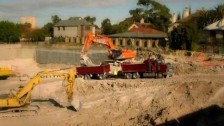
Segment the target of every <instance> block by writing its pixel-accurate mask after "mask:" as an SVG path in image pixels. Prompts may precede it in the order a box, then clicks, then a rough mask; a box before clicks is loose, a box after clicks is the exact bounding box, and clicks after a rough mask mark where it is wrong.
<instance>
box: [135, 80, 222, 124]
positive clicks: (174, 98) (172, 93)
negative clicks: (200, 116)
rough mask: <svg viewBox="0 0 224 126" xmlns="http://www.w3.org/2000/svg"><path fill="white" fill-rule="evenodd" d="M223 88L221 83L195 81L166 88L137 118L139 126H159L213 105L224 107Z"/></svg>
mask: <svg viewBox="0 0 224 126" xmlns="http://www.w3.org/2000/svg"><path fill="white" fill-rule="evenodd" d="M223 86H224V85H223V84H221V83H213V82H208V81H195V82H187V83H182V84H179V85H171V86H169V88H164V89H162V90H161V91H160V92H158V93H157V94H156V95H155V97H154V99H153V100H152V102H151V104H150V106H149V109H148V110H147V111H145V112H144V113H143V114H140V115H139V116H138V117H137V124H139V125H145V124H147V125H159V124H163V123H164V122H169V121H170V120H173V119H175V120H177V121H178V118H179V117H181V116H184V115H186V114H188V113H191V112H195V111H197V110H200V109H203V108H206V107H208V106H211V105H213V104H219V105H222V107H224V106H223V101H224V99H223V98H222V96H223V95H222V94H223V93H224V92H223ZM220 87H222V88H220ZM221 95H222V96H221ZM208 99H210V100H208ZM211 101H212V102H211ZM210 121H212V120H210Z"/></svg>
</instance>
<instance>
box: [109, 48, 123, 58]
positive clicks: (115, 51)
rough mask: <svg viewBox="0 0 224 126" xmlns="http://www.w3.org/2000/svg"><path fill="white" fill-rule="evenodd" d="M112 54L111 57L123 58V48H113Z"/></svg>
mask: <svg viewBox="0 0 224 126" xmlns="http://www.w3.org/2000/svg"><path fill="white" fill-rule="evenodd" d="M111 52H112V55H111V57H110V56H109V58H110V59H113V60H117V59H122V57H121V55H122V50H112V51H111Z"/></svg>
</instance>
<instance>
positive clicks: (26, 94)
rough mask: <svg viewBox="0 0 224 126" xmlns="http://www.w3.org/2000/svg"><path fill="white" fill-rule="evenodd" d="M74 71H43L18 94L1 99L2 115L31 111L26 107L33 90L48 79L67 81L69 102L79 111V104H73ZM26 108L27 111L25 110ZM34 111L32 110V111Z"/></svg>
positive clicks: (66, 69)
mask: <svg viewBox="0 0 224 126" xmlns="http://www.w3.org/2000/svg"><path fill="white" fill-rule="evenodd" d="M74 76H75V73H74V70H73V68H65V69H59V70H52V71H42V72H39V73H37V74H36V75H35V76H34V77H33V78H32V79H31V80H30V81H29V82H28V83H26V84H25V85H24V86H23V87H22V88H20V89H19V90H18V91H17V92H16V93H13V92H11V93H10V95H9V96H7V97H6V98H4V99H0V113H6V112H12V111H13V112H14V111H16V112H18V111H20V110H21V111H29V108H28V109H27V110H26V107H27V106H29V105H28V103H29V102H30V100H31V93H32V90H33V89H34V88H35V86H37V85H38V84H40V83H41V81H43V80H45V79H46V78H63V79H65V80H66V82H67V83H66V85H65V87H66V93H67V96H68V101H69V102H70V103H71V105H72V106H73V107H74V108H75V109H76V110H77V109H79V107H80V106H79V105H78V106H77V102H76V103H75V102H73V101H72V100H73V88H74ZM24 108H25V109H24ZM30 110H31V111H32V109H30Z"/></svg>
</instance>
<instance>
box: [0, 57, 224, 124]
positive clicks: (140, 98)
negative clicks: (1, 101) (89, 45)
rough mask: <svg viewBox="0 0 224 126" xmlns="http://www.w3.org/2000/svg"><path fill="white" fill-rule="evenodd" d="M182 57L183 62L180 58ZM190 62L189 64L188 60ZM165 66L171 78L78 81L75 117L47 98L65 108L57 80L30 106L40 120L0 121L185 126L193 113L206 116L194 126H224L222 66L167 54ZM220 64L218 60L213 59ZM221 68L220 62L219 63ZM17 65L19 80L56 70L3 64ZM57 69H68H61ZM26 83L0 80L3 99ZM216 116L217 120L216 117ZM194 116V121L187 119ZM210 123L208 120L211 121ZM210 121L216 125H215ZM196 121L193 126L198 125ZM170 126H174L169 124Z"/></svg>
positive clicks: (26, 62) (40, 89) (24, 62)
mask: <svg viewBox="0 0 224 126" xmlns="http://www.w3.org/2000/svg"><path fill="white" fill-rule="evenodd" d="M180 57H181V58H180ZM186 59H187V60H186ZM167 61H169V62H171V63H172V65H173V67H174V69H175V70H174V76H173V77H171V78H162V79H154V78H144V79H136V80H133V79H130V80H125V79H107V80H83V79H80V78H78V79H76V80H75V84H76V86H75V88H74V96H73V97H74V99H79V100H80V101H81V103H82V108H81V109H80V110H79V111H77V112H75V111H72V110H69V109H66V108H60V107H57V106H55V105H54V104H52V103H51V102H47V101H44V99H48V98H52V99H54V100H56V101H57V102H59V103H60V104H63V105H69V103H66V101H67V99H66V94H65V90H64V87H63V86H62V80H58V79H55V80H54V79H53V80H50V81H46V82H43V84H41V85H39V86H37V87H36V88H35V89H34V91H33V95H32V99H42V100H43V101H35V102H32V103H31V104H36V105H39V106H40V110H39V111H38V115H36V116H26V117H6V118H0V125H1V126H3V125H4V126H13V125H14V126H24V125H33V126H40V125H42V126H47V125H48V126H74V125H84V126H85V125H103V126H105V125H114V126H117V125H127V126H129V125H133V126H135V125H136V126H137V125H149V126H150V125H165V124H164V123H169V122H175V123H174V124H175V125H177V124H182V125H184V124H185V123H182V121H181V120H182V117H185V116H186V115H188V116H187V117H191V115H194V113H195V112H198V111H201V110H205V111H206V112H205V114H202V115H199V117H197V118H196V119H195V118H194V119H192V118H190V119H192V120H193V121H192V120H190V121H189V122H192V124H190V125H197V126H206V125H209V126H210V125H211V126H212V125H220V126H221V125H222V124H223V123H224V118H223V117H224V112H223V111H224V97H223V96H224V68H223V66H224V63H223V61H220V62H218V64H215V65H213V66H209V67H208V66H206V67H205V65H204V64H203V65H201V62H200V61H197V62H194V61H196V60H195V59H193V61H192V60H191V58H187V57H185V58H182V56H177V55H169V56H167ZM215 61H217V60H215ZM216 63H217V62H216ZM5 64H6V65H9V66H10V65H13V66H16V74H17V75H23V74H26V75H29V76H30V77H32V76H33V75H35V73H37V72H38V71H41V70H45V69H49V68H54V67H55V65H40V64H36V63H35V61H33V59H32V58H27V59H21V58H20V59H10V60H1V61H0V65H5ZM57 67H64V66H62V65H59V66H57ZM27 81H28V80H23V81H21V80H20V78H19V77H10V78H8V79H7V80H1V81H0V94H6V93H8V92H9V90H10V89H12V88H14V89H16V88H17V87H18V86H19V85H24V84H25V83H26V82H27ZM214 105H215V106H216V107H218V108H220V111H219V112H221V114H220V113H217V114H219V116H218V117H217V118H215V119H214V118H208V117H209V114H210V113H208V111H209V110H208V109H207V108H209V107H211V106H214ZM217 114H216V115H217ZM189 115H190V116H189ZM209 119H210V120H209ZM211 119H212V120H211ZM195 120H196V122H195V123H194V121H195ZM171 125H172V124H171Z"/></svg>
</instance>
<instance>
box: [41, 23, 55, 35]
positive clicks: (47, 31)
mask: <svg viewBox="0 0 224 126" xmlns="http://www.w3.org/2000/svg"><path fill="white" fill-rule="evenodd" d="M53 27H54V26H53V24H52V23H47V24H45V25H44V26H43V27H42V30H43V34H44V36H51V37H53V30H54V29H53Z"/></svg>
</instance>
